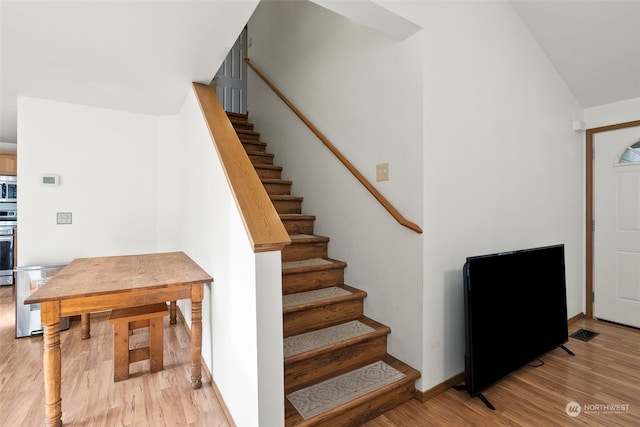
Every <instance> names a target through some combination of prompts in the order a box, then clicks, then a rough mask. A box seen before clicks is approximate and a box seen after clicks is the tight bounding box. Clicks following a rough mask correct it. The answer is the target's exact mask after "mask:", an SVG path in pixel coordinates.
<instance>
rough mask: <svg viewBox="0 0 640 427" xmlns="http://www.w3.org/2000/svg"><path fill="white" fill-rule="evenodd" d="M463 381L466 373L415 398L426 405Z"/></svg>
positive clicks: (417, 391) (575, 320) (578, 317)
mask: <svg viewBox="0 0 640 427" xmlns="http://www.w3.org/2000/svg"><path fill="white" fill-rule="evenodd" d="M584 317H585V315H584V313H579V314H576V315H575V316H573V317H572V318H570V319H568V320H567V324H569V325H571V324H573V323H575V322H577V321H578V320H580V319H584ZM463 381H464V372H462V373H460V374H458V375H455V376H453V377H451V378H449V379H448V380H446V381H445V382H443V383H440V384H438V385H436V386H435V387H432V388H430V389H429V390H426V391H419V390H416V392H415V396H414V397H415V398H416V399H417V400H419V401H420V402H423V403H424V402H426V401H427V400H430V399H433V398H434V397H436V396H437V395H439V394H440V393H442V392H444V391H447V390H449V389H450V388H451V387H453V386H454V385H456V384H459V383H461V382H463Z"/></svg>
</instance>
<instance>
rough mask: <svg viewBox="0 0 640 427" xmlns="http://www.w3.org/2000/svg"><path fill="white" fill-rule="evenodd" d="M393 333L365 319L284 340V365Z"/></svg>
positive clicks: (373, 321)
mask: <svg viewBox="0 0 640 427" xmlns="http://www.w3.org/2000/svg"><path fill="white" fill-rule="evenodd" d="M390 332H391V329H390V328H389V327H388V326H385V325H383V324H381V323H378V322H376V321H375V320H372V319H369V318H367V317H363V318H361V319H359V320H353V321H350V322H345V323H340V324H337V325H333V326H329V327H326V328H322V329H317V330H315V331H311V332H305V333H303V334H299V335H293V336H290V337H287V338H285V339H284V348H285V353H284V365H285V369H286V366H287V365H288V364H292V363H296V362H299V361H300V360H304V359H309V358H312V357H316V356H317V355H319V354H323V353H331V352H332V351H334V350H337V349H341V348H345V347H348V346H350V345H352V344H354V343H357V342H362V341H367V340H370V339H372V338H374V337H378V336H384V335H387V334H389V333H390Z"/></svg>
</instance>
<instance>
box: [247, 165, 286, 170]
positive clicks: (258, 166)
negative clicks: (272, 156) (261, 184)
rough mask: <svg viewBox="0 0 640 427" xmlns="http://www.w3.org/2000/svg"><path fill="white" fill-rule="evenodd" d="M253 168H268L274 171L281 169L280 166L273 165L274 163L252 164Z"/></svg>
mask: <svg viewBox="0 0 640 427" xmlns="http://www.w3.org/2000/svg"><path fill="white" fill-rule="evenodd" d="M253 167H254V168H255V169H270V170H275V171H282V166H274V165H254V166H253Z"/></svg>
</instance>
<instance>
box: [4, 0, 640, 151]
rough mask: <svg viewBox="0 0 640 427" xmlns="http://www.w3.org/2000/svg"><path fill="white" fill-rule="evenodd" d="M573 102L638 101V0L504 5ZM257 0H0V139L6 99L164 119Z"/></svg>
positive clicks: (9, 134)
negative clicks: (517, 18)
mask: <svg viewBox="0 0 640 427" xmlns="http://www.w3.org/2000/svg"><path fill="white" fill-rule="evenodd" d="M510 3H511V4H512V5H513V8H514V9H515V11H516V12H517V14H518V15H519V16H520V17H521V18H522V20H523V22H524V23H525V24H526V25H527V26H528V27H529V29H530V30H531V33H532V34H533V36H534V37H535V38H536V39H537V40H538V42H539V43H540V45H541V46H542V48H543V49H544V51H545V52H546V53H547V55H548V56H549V58H550V59H551V61H552V62H553V64H554V65H555V67H556V69H557V70H558V72H559V73H560V75H561V76H562V77H563V78H564V80H565V82H566V83H567V85H568V87H569V88H570V89H571V90H572V91H573V93H574V95H575V97H576V99H578V101H579V102H580V103H581V104H582V106H583V107H585V108H588V107H592V106H596V105H602V104H607V103H611V102H615V101H621V100H625V99H631V98H637V97H640V0H623V1H619V0H548V1H542V0H511V1H510ZM256 4H257V0H244V1H233V2H232V1H221V0H205V1H202V0H200V1H197V0H194V1H190V0H173V1H161V0H141V1H140V0H139V1H119V0H111V1H97V0H84V1H57V0H48V1H25V0H0V141H4V142H16V140H17V136H16V132H17V130H16V97H17V95H24V96H32V97H38V98H46V99H53V100H58V101H63V102H71V103H76V104H84V105H94V106H98V107H104V108H113V109H117V110H122V111H131V112H139V113H145V114H152V115H164V114H175V113H176V112H177V110H178V109H179V108H180V107H181V105H182V103H183V101H184V97H185V96H186V93H187V91H188V87H189V86H190V84H191V82H193V81H197V82H203V83H208V82H209V81H211V79H212V78H213V74H214V72H215V70H216V69H217V68H218V66H219V65H220V63H221V62H222V60H223V59H224V56H225V54H226V52H227V51H228V49H229V48H230V46H231V45H232V44H233V42H234V41H235V38H236V37H237V35H238V34H239V32H240V30H241V29H242V27H243V26H244V24H245V23H246V22H247V21H248V19H249V17H250V15H251V13H252V11H253V9H254V8H255V6H256Z"/></svg>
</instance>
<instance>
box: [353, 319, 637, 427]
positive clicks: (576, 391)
mask: <svg viewBox="0 0 640 427" xmlns="http://www.w3.org/2000/svg"><path fill="white" fill-rule="evenodd" d="M580 328H584V329H587V330H590V331H593V332H599V334H600V335H598V336H596V337H595V338H592V339H591V341H589V342H583V341H579V340H576V339H573V338H569V342H568V343H567V344H566V346H567V348H569V349H570V350H572V351H573V352H574V353H575V354H576V356H575V357H571V356H569V355H568V354H567V353H565V352H564V351H563V350H562V349H559V348H558V349H555V350H553V351H551V352H549V353H547V354H546V355H544V356H543V357H541V360H542V361H544V366H541V367H538V368H534V367H531V366H525V367H523V368H521V369H519V370H517V371H516V372H514V373H512V374H511V375H510V376H508V377H507V378H504V379H502V380H501V381H499V382H498V383H496V384H494V385H493V386H492V387H490V388H488V389H487V390H486V391H485V392H484V393H483V394H484V396H485V397H486V398H487V399H488V400H489V401H490V402H491V403H492V404H493V405H494V406H495V408H496V410H495V411H491V410H489V409H487V407H485V405H484V404H483V403H482V402H481V401H480V399H477V398H474V399H471V398H470V397H469V393H467V392H466V391H465V392H462V391H457V390H454V389H452V388H451V389H448V390H447V391H445V392H443V393H441V394H439V395H438V396H436V397H435V398H433V399H431V400H428V401H427V402H425V403H420V402H419V401H417V400H415V399H414V400H411V401H409V402H407V403H405V404H403V405H402V406H399V407H397V408H395V409H393V410H391V411H389V412H387V413H385V414H383V415H382V416H380V417H378V418H376V419H374V420H373V421H370V422H368V423H366V424H365V425H364V426H365V427H397V426H443V427H444V426H446V427H449V426H545V427H546V426H573V425H578V426H580V425H583V426H640V331H639V330H637V329H632V328H626V327H622V326H618V325H614V324H611V323H607V322H600V321H595V320H587V319H580V320H578V321H577V322H575V323H573V324H571V325H570V327H569V334H572V333H573V332H575V331H576V330H578V329H580ZM514 329H517V324H516V325H515V326H514ZM534 364H536V363H535V362H534ZM572 401H575V402H577V403H579V404H580V405H581V412H580V413H579V415H578V416H576V417H570V416H568V415H567V413H566V412H565V408H566V406H567V404H568V403H569V402H572ZM604 405H618V406H617V407H610V408H607V407H605V406H604ZM616 409H617V410H618V411H617V412H618V413H615V410H616Z"/></svg>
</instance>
